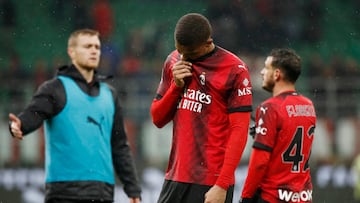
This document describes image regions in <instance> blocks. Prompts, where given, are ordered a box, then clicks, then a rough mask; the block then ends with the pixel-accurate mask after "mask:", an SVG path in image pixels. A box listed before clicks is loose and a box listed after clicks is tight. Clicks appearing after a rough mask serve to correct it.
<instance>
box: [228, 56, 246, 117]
mask: <svg viewBox="0 0 360 203" xmlns="http://www.w3.org/2000/svg"><path fill="white" fill-rule="evenodd" d="M234 72H235V74H234V76H235V77H234V78H233V79H231V80H230V82H231V83H232V84H233V87H232V88H231V92H230V97H229V100H228V111H229V113H233V112H250V111H252V86H251V81H250V75H249V72H248V68H247V66H246V65H245V64H243V63H239V64H237V65H236V67H234Z"/></svg>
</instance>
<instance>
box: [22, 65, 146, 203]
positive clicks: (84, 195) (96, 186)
mask: <svg viewBox="0 0 360 203" xmlns="http://www.w3.org/2000/svg"><path fill="white" fill-rule="evenodd" d="M57 75H58V76H60V75H63V76H68V77H71V78H73V79H74V81H75V82H76V84H77V85H78V86H79V87H80V88H81V90H82V91H84V92H85V93H86V94H88V95H90V96H96V95H98V94H99V81H100V76H99V75H97V74H96V73H95V77H94V80H93V81H92V82H91V83H87V82H86V80H85V79H84V78H83V76H82V75H81V74H80V72H79V71H78V70H77V69H76V68H75V67H74V66H73V65H71V66H63V67H60V68H59V69H58V72H57ZM110 88H111V91H112V94H113V98H114V103H115V114H114V123H113V128H112V135H111V147H112V149H111V150H112V158H113V165H114V170H115V172H116V174H117V175H118V178H119V179H120V181H121V182H122V184H123V185H124V191H125V193H126V194H127V195H128V196H129V197H140V193H141V189H140V186H139V181H138V178H137V174H136V170H135V166H134V162H133V159H132V155H131V151H130V147H129V145H128V141H127V137H126V134H125V129H124V123H123V116H122V109H121V107H120V103H119V98H118V95H117V92H116V90H115V89H114V88H113V87H111V86H110ZM65 103H66V96H65V89H64V86H63V84H62V83H61V81H60V80H59V79H58V78H56V77H54V78H53V79H51V80H48V81H46V82H44V83H43V84H42V85H41V86H40V87H39V88H38V90H37V91H36V93H35V94H34V96H33V98H32V100H31V103H30V104H29V105H28V106H27V107H26V108H25V109H24V111H22V112H21V113H20V114H19V115H18V116H19V118H20V120H21V123H22V126H21V130H22V131H23V133H24V135H26V134H28V133H30V132H32V131H34V130H36V129H38V128H39V127H40V126H41V125H42V124H43V121H44V120H46V119H50V118H52V117H54V116H55V115H57V114H58V113H59V112H60V111H61V110H62V109H63V108H64V106H65ZM79 161H81V160H79ZM113 197H114V185H111V184H108V183H104V182H98V181H71V182H54V183H47V184H46V199H51V198H66V199H92V200H107V201H109V200H110V201H111V200H113Z"/></svg>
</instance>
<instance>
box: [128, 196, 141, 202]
mask: <svg viewBox="0 0 360 203" xmlns="http://www.w3.org/2000/svg"><path fill="white" fill-rule="evenodd" d="M130 203H140V198H138V197H136V198H135V197H132V198H130Z"/></svg>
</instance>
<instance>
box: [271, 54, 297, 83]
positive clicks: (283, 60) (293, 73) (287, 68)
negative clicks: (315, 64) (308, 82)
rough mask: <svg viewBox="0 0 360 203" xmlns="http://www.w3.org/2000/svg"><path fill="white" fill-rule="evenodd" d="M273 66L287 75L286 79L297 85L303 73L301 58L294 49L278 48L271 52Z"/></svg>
mask: <svg viewBox="0 0 360 203" xmlns="http://www.w3.org/2000/svg"><path fill="white" fill-rule="evenodd" d="M269 56H272V57H273V60H272V64H271V65H272V66H273V67H275V68H279V69H280V70H281V71H282V72H284V74H285V79H286V80H288V81H290V82H293V83H295V82H296V80H297V79H298V78H299V76H300V73H301V58H300V56H299V55H298V54H297V53H296V52H295V51H294V50H292V49H289V48H277V49H273V50H271V52H270V54H269Z"/></svg>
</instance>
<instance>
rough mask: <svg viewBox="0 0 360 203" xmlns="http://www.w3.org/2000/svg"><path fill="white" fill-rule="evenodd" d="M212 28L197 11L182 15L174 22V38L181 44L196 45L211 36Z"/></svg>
mask: <svg viewBox="0 0 360 203" xmlns="http://www.w3.org/2000/svg"><path fill="white" fill-rule="evenodd" d="M211 32H212V28H211V25H210V22H209V20H208V19H207V18H206V17H205V16H203V15H201V14H198V13H189V14H186V15H184V16H182V17H181V18H180V19H179V20H178V22H177V23H176V27H175V33H174V38H175V41H176V42H177V43H178V44H180V45H183V46H198V45H201V44H203V43H205V42H206V41H207V40H208V39H209V37H210V36H211Z"/></svg>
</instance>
